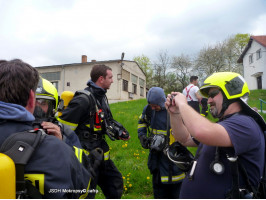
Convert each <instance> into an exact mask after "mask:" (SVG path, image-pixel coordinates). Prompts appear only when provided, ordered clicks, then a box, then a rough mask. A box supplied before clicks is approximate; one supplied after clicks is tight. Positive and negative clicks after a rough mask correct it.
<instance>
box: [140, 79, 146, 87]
mask: <svg viewBox="0 0 266 200" xmlns="http://www.w3.org/2000/svg"><path fill="white" fill-rule="evenodd" d="M139 85H140V86H142V87H144V86H145V81H144V80H143V79H142V78H139Z"/></svg>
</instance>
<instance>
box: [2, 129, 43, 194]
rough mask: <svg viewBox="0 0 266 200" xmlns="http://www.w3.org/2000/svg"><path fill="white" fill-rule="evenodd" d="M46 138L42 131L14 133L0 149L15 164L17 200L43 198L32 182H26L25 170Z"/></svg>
mask: <svg viewBox="0 0 266 200" xmlns="http://www.w3.org/2000/svg"><path fill="white" fill-rule="evenodd" d="M44 137H45V133H44V131H43V130H41V129H39V130H30V131H23V132H18V133H13V134H12V135H10V136H9V137H8V138H7V139H6V140H5V141H4V142H3V144H2V146H1V147H0V152H1V153H4V154H6V155H7V156H9V157H10V158H11V159H12V160H13V161H14V163H15V167H16V198H37V199H41V198H42V196H41V194H40V192H39V190H38V189H37V188H35V187H34V186H33V185H32V184H31V182H30V181H28V180H24V169H25V166H26V165H27V163H28V161H29V160H30V158H31V156H32V154H33V153H34V151H35V148H36V147H37V146H38V144H39V143H40V142H41V141H42V140H43V138H44Z"/></svg>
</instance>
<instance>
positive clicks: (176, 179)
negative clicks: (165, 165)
mask: <svg viewBox="0 0 266 200" xmlns="http://www.w3.org/2000/svg"><path fill="white" fill-rule="evenodd" d="M184 178H185V174H184V173H183V174H180V175H178V176H172V182H176V181H180V180H182V179H184ZM161 181H162V182H164V183H165V182H168V181H169V177H168V176H161Z"/></svg>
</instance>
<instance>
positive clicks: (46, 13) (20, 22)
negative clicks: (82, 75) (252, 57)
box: [0, 0, 266, 66]
mask: <svg viewBox="0 0 266 200" xmlns="http://www.w3.org/2000/svg"><path fill="white" fill-rule="evenodd" d="M265 11H266V3H265V1H264V0H252V1H251V0H234V1H231V0H201V1H198V0H186V1H180V0H178V1H177V0H164V1H162V0H153V1H152V0H134V1H123V0H112V1H109V0H98V1H87V0H57V1H52V0H38V1H34V0H20V1H18V0H9V1H5V0H0V27H1V32H0V43H1V48H0V55H1V58H3V59H11V58H21V59H24V60H25V61H26V62H29V63H30V64H32V65H34V66H44V65H56V64H67V63H77V62H80V61H81V55H83V54H85V55H87V56H88V60H91V59H96V60H112V59H119V58H120V56H121V53H122V52H125V59H127V60H132V59H133V57H134V56H138V55H141V54H144V55H146V56H148V57H150V58H151V59H152V60H154V59H156V55H157V54H158V52H159V51H160V50H168V52H169V54H171V55H180V54H181V53H184V54H191V55H195V54H197V52H199V50H200V49H201V48H203V47H204V46H206V45H209V44H214V43H216V42H218V41H222V40H224V39H226V38H227V37H228V36H231V35H234V34H237V33H251V34H254V35H256V34H260V35H261V34H264V35H265V34H266V30H265V22H266V12H265Z"/></svg>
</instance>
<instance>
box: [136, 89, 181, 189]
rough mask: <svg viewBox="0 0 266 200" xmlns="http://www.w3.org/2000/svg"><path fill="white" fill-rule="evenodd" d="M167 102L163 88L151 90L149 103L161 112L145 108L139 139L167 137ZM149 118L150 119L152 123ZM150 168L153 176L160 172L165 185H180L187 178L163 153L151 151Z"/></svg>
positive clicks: (141, 118) (141, 119) (147, 106)
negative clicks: (142, 137)
mask: <svg viewBox="0 0 266 200" xmlns="http://www.w3.org/2000/svg"><path fill="white" fill-rule="evenodd" d="M165 100H166V98H165V94H164V91H163V89H162V88H159V87H152V88H151V89H150V90H149V92H148V95H147V101H148V103H149V104H156V105H159V106H160V107H161V110H160V111H155V110H151V109H150V108H149V105H146V106H145V107H144V109H143V112H142V114H141V116H140V118H139V122H138V136H139V137H141V136H143V135H145V136H147V137H153V135H156V134H162V135H164V136H165V137H167V110H166V109H165V106H164V103H165ZM148 113H149V114H148ZM147 115H150V116H147ZM148 118H150V122H149V119H148ZM148 129H149V131H148ZM148 132H150V133H148ZM148 167H149V169H150V172H151V173H152V174H153V173H154V172H155V171H156V170H159V172H160V175H161V182H162V183H164V184H171V183H178V182H180V181H182V179H184V177H185V175H184V173H183V172H182V171H181V170H180V169H179V168H177V166H176V165H175V164H174V163H172V162H171V161H170V160H169V159H168V157H167V156H166V155H165V154H164V153H163V152H162V151H155V150H151V151H150V154H149V158H148Z"/></svg>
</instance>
